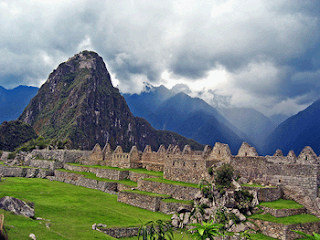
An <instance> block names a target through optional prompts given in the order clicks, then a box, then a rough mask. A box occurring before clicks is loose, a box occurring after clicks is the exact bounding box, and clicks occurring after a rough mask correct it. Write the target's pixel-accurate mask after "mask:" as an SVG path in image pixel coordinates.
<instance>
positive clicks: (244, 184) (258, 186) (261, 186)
mask: <svg viewBox="0 0 320 240" xmlns="http://www.w3.org/2000/svg"><path fill="white" fill-rule="evenodd" d="M241 186H243V187H255V188H276V186H263V185H260V184H257V183H252V184H249V183H243V184H241Z"/></svg>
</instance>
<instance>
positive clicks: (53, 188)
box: [0, 178, 170, 240]
mask: <svg viewBox="0 0 320 240" xmlns="http://www.w3.org/2000/svg"><path fill="white" fill-rule="evenodd" d="M0 188H1V192H0V198H1V197H4V196H13V197H16V198H19V199H22V200H25V201H31V202H34V204H35V217H36V218H37V217H41V218H44V219H47V220H46V221H44V220H41V221H38V220H33V219H30V218H26V217H23V216H16V215H14V214H11V213H10V212H7V211H4V210H0V214H1V213H3V214H4V215H5V228H6V230H7V232H8V234H9V239H19V240H28V239H30V238H29V234H30V233H34V234H35V235H36V237H37V239H53V240H54V239H70V240H79V239H80V240H81V239H83V240H87V239H114V238H111V237H109V236H107V235H105V234H103V233H100V232H98V231H93V230H92V229H91V226H92V224H94V223H104V224H107V226H108V227H130V226H140V225H141V224H145V223H147V222H149V221H156V220H158V219H162V220H170V216H169V215H168V216H167V215H165V214H162V213H158V212H150V211H148V210H145V209H141V208H137V207H133V206H130V205H127V204H124V203H119V202H117V196H116V195H111V194H108V193H104V192H101V191H98V190H94V189H88V188H84V187H80V186H74V185H71V184H65V183H61V182H56V181H49V180H48V179H38V178H32V179H31V178H2V181H1V182H0ZM45 223H50V228H47V227H46V226H45Z"/></svg>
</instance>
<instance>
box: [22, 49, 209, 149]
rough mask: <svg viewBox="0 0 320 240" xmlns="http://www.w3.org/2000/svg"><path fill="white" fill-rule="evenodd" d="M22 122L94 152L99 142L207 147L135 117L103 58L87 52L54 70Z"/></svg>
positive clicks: (27, 108)
mask: <svg viewBox="0 0 320 240" xmlns="http://www.w3.org/2000/svg"><path fill="white" fill-rule="evenodd" d="M18 120H20V121H23V122H25V123H27V124H29V125H31V126H32V127H33V128H34V130H35V132H36V133H37V134H38V135H42V136H43V137H44V138H49V139H59V140H62V141H68V145H69V146H70V148H73V149H83V150H91V149H93V147H94V146H95V144H96V143H99V144H100V146H102V147H103V146H104V145H105V144H106V143H107V142H108V143H109V144H110V145H111V147H112V148H115V147H116V146H117V145H120V146H122V148H123V149H124V150H125V151H130V149H131V147H132V146H137V148H138V149H140V150H144V148H145V146H146V145H150V146H151V147H152V148H153V149H158V148H159V146H160V144H165V145H169V144H175V145H179V146H180V147H183V146H184V145H186V144H189V145H191V146H192V147H193V148H195V149H200V148H202V147H203V146H202V145H201V144H199V143H197V142H195V141H194V140H189V139H186V138H185V137H182V136H180V135H178V134H176V133H174V132H168V131H157V130H155V129H154V128H152V127H151V125H150V124H149V123H148V122H147V121H146V120H144V119H143V118H139V117H134V116H133V115H132V113H131V112H130V110H129V107H128V106H127V104H126V102H125V100H124V98H123V96H121V94H120V93H119V90H118V89H117V88H115V87H113V85H112V82H111V78H110V75H109V72H108V70H107V69H106V66H105V63H104V62H103V59H102V58H101V57H100V56H99V55H98V54H97V53H95V52H91V51H83V52H81V53H79V54H76V55H74V56H73V57H71V58H69V60H68V61H66V62H63V63H61V64H60V65H59V66H58V67H57V69H55V70H54V71H53V72H52V73H50V75H49V78H48V79H47V81H46V82H45V83H44V84H43V85H42V86H41V88H40V89H39V91H38V93H37V95H36V96H35V97H34V98H33V99H32V100H31V101H30V103H29V105H28V106H27V107H26V108H25V109H24V111H23V113H22V114H21V115H20V117H19V118H18Z"/></svg>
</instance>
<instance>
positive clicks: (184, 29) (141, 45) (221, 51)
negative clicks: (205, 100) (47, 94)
mask: <svg viewBox="0 0 320 240" xmlns="http://www.w3.org/2000/svg"><path fill="white" fill-rule="evenodd" d="M319 7H320V5H319V3H318V1H313V0H309V1H308V0H306V1H287V0H282V1H281V0H280V1H275V0H271V1H262V0H260V1H259V0H258V1H256V0H255V1H253V0H247V1H238V0H230V1H228V0H217V1H191V0H188V1H182V0H181V1H169V0H164V1H142V0H136V1H127V0H126V1H124V0H119V1H98V0H95V1H88V0H78V1H59V0H57V1H41V0H38V1H22V0H20V1H19V0H17V1H1V2H0V13H1V14H0V21H1V25H0V31H1V38H0V54H1V59H0V85H2V86H5V87H15V86H16V85H19V84H26V85H34V86H39V85H40V84H41V83H43V82H44V81H45V79H46V78H47V76H48V75H49V73H50V72H51V71H52V70H53V69H54V68H56V67H57V66H58V64H59V63H60V62H62V61H66V60H67V59H68V58H69V57H71V56H72V55H74V54H75V53H78V52H79V51H81V50H84V49H88V50H94V51H97V52H98V53H99V54H100V55H101V56H102V57H103V58H104V60H105V62H106V65H107V67H108V70H109V72H110V73H111V74H112V76H114V77H115V78H116V79H117V80H118V81H119V86H120V88H121V90H123V91H139V90H141V89H142V82H143V81H148V82H150V83H152V84H161V83H163V82H162V74H163V73H164V72H166V73H168V75H169V76H170V77H171V80H170V81H177V83H179V81H183V83H184V84H192V83H195V82H197V81H199V79H203V78H208V77H210V76H211V75H210V74H211V72H212V71H214V70H216V69H224V71H226V75H227V76H228V78H227V80H226V81H225V82H224V84H223V85H221V88H222V87H223V88H224V89H219V86H215V89H210V87H211V86H209V83H210V81H211V82H212V83H214V82H215V81H216V80H217V79H212V80H210V79H209V80H207V81H205V82H206V84H205V85H203V86H202V87H203V88H204V89H205V88H207V90H206V91H207V93H210V91H213V92H214V93H215V95H216V96H218V95H219V94H220V95H221V91H222V90H223V92H224V94H225V96H227V98H228V99H230V96H233V98H231V99H230V101H231V102H232V101H233V104H237V102H242V103H243V104H244V103H245V102H246V101H247V102H248V104H249V103H250V104H252V99H255V106H256V107H257V108H259V106H262V105H264V106H272V105H276V104H280V103H281V102H282V101H286V99H288V98H290V99H292V101H295V102H296V103H297V104H299V103H305V102H308V101H310V102H311V101H313V100H315V98H317V95H316V94H315V93H316V92H318V91H319V90H320V88H319V84H318V83H317V82H319V70H320V60H319V59H320V44H319V39H320V29H319V12H320V11H319V10H320V9H319ZM13 76H14V77H13ZM9 79H10V80H9ZM199 84H200V83H199ZM213 85H214V84H213ZM190 86H191V85H190ZM190 88H191V87H190ZM191 90H192V91H193V89H192V88H191ZM237 94H238V95H237ZM195 95H196V94H195ZM200 95H203V96H204V95H205V94H204V93H199V96H200ZM209 95H210V94H209ZM250 104H249V105H250ZM281 106H282V105H281ZM279 111H280V110H279Z"/></svg>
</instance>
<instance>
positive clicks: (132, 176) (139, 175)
mask: <svg viewBox="0 0 320 240" xmlns="http://www.w3.org/2000/svg"><path fill="white" fill-rule="evenodd" d="M142 178H157V176H152V175H148V174H145V173H137V172H131V171H130V172H129V179H130V180H131V181H134V182H138V180H139V179H142Z"/></svg>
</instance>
